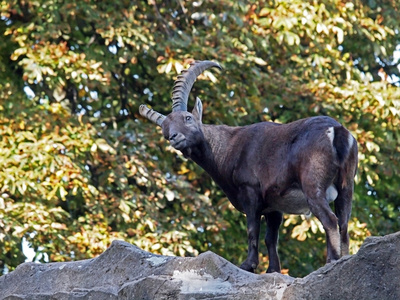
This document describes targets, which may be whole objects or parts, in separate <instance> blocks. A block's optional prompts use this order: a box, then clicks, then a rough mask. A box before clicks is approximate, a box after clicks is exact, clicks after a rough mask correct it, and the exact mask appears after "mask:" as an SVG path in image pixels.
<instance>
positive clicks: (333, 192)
mask: <svg viewBox="0 0 400 300" xmlns="http://www.w3.org/2000/svg"><path fill="white" fill-rule="evenodd" d="M337 196H338V191H337V189H336V187H335V186H334V185H333V184H331V185H330V186H329V187H328V188H327V190H326V200H327V201H328V202H332V201H334V200H336V198H337Z"/></svg>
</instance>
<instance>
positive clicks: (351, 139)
mask: <svg viewBox="0 0 400 300" xmlns="http://www.w3.org/2000/svg"><path fill="white" fill-rule="evenodd" d="M348 135H349V137H348V142H349V149H350V148H351V147H353V143H354V137H353V136H352V135H351V133H350V132H348Z"/></svg>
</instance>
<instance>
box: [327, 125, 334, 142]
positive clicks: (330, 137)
mask: <svg viewBox="0 0 400 300" xmlns="http://www.w3.org/2000/svg"><path fill="white" fill-rule="evenodd" d="M326 135H327V136H328V138H329V140H330V141H331V143H333V139H334V138H335V131H334V130H333V127H329V128H328V129H327V130H326Z"/></svg>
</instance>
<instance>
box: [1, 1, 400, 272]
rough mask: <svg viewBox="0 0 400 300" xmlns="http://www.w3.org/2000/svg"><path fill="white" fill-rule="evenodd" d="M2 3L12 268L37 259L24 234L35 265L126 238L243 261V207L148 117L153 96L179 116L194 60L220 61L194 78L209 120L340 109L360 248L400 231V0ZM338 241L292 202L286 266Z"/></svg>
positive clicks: (6, 265)
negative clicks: (177, 87)
mask: <svg viewBox="0 0 400 300" xmlns="http://www.w3.org/2000/svg"><path fill="white" fill-rule="evenodd" d="M0 12H1V19H0V41H1V42H0V71H1V72H0V247H1V250H2V251H0V274H4V273H7V272H10V271H12V270H13V269H14V268H15V267H16V266H17V265H19V264H21V263H22V262H24V261H25V259H26V253H24V251H23V248H22V247H23V244H24V243H23V241H25V243H28V244H29V246H30V247H31V248H33V249H34V251H35V253H36V256H35V257H34V260H35V261H38V262H45V261H69V260H78V259H84V258H90V257H93V256H96V255H99V254H100V253H102V252H103V251H104V250H105V249H106V248H107V247H108V246H109V245H110V243H111V242H112V241H113V240H115V239H123V240H125V241H128V242H130V243H132V244H134V245H137V246H139V247H140V248H142V249H144V250H146V251H151V252H153V253H159V254H164V255H180V256H195V255H197V254H199V253H201V252H204V251H207V250H211V251H214V252H215V253H218V254H220V255H221V256H223V257H225V258H226V259H228V260H230V261H231V262H233V263H235V264H240V263H241V262H242V261H243V260H244V259H245V256H246V248H247V245H246V240H247V239H246V228H245V216H243V215H241V214H240V213H239V212H237V211H235V210H234V208H233V207H232V206H231V205H230V204H229V201H228V200H227V198H226V197H225V195H224V194H223V193H222V192H221V190H220V189H219V188H218V187H217V186H216V185H215V184H214V183H213V182H212V181H211V180H210V178H209V177H208V175H207V174H205V173H204V171H202V170H201V169H200V168H199V167H198V166H196V165H195V164H194V163H192V162H190V161H187V160H185V159H184V158H183V157H182V156H181V155H180V153H178V152H177V151H175V150H174V149H172V148H171V147H170V146H169V144H168V143H167V142H166V141H165V140H164V139H163V138H162V136H161V133H160V130H159V129H157V128H155V126H154V125H153V124H149V123H148V122H147V121H146V120H144V119H143V118H141V117H139V115H138V107H139V105H140V104H141V103H146V104H148V105H150V106H152V107H153V108H155V109H157V110H158V111H160V112H162V113H164V114H168V113H169V112H170V105H171V102H170V92H171V88H172V84H173V81H174V79H175V78H176V76H177V75H178V74H179V73H180V72H181V70H182V69H184V68H187V67H188V65H189V63H190V62H192V61H193V60H194V59H197V60H202V59H209V60H215V61H218V62H219V63H220V64H221V65H222V66H223V70H222V71H221V72H220V71H214V70H212V71H208V72H205V73H204V75H202V76H201V77H200V78H199V80H198V81H197V82H196V84H195V86H194V88H193V91H192V95H198V96H200V97H201V98H202V100H203V103H204V122H205V123H211V124H222V123H225V124H228V125H232V126H236V125H245V124H250V123H254V122H259V121H265V120H266V121H274V122H281V123H284V122H290V121H293V120H296V119H298V118H303V117H308V116H313V115H329V116H331V117H333V118H336V119H337V120H339V121H340V122H341V123H343V124H344V125H345V126H346V127H347V128H349V129H350V130H351V132H352V133H353V134H354V136H356V138H357V141H358V145H359V171H358V175H357V177H356V181H357V186H356V193H355V197H354V205H353V213H352V219H351V222H350V234H351V252H352V253H355V252H357V250H358V249H359V247H360V245H361V244H362V242H363V240H364V239H365V238H366V237H367V236H369V235H384V234H388V233H391V232H395V231H398V230H400V228H399V227H400V218H399V210H400V196H399V190H400V172H399V168H400V154H399V153H400V151H399V150H400V130H399V128H400V127H399V119H400V90H399V77H398V76H399V75H400V74H399V68H398V66H399V56H398V55H397V56H396V55H395V53H396V47H397V49H398V50H399V46H398V45H399V44H400V36H399V29H400V23H399V21H398V20H400V5H399V4H398V3H397V1H395V0H356V1H352V2H348V1H340V0H321V1H300V0H292V1H283V0H275V1H229V0H224V1H204V0H197V1H184V0H176V1H172V0H170V1H161V0H149V1H140V0H135V1H128V0H115V1H112V2H108V1H95V0H81V1H72V0H71V1H70V0H68V1H67V0H41V1H37V0H36V1H35V0H23V1H21V0H9V1H1V2H0ZM397 53H398V52H397ZM190 101H191V103H193V98H191V100H190ZM324 240H325V238H324V233H323V229H322V227H321V225H320V223H319V222H318V221H317V220H316V219H315V218H311V219H309V220H308V219H305V218H304V217H301V216H285V220H284V226H282V228H281V231H280V248H279V249H280V256H281V260H282V265H283V268H284V272H285V273H289V274H290V275H292V276H304V275H306V274H308V273H309V272H311V271H312V270H315V269H316V268H318V267H320V266H322V265H323V264H324V261H325V253H324V252H325V245H324V243H325V241H324ZM260 250H261V254H260V255H261V264H260V267H259V270H258V271H259V272H263V271H264V270H265V269H266V267H267V265H268V257H267V256H266V248H265V246H264V245H262V246H261V249H260Z"/></svg>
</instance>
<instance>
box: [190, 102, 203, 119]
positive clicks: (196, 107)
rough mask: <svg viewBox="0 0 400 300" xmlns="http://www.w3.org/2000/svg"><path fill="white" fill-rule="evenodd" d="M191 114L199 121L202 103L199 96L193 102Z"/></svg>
mask: <svg viewBox="0 0 400 300" xmlns="http://www.w3.org/2000/svg"><path fill="white" fill-rule="evenodd" d="M192 114H193V116H195V117H196V118H197V119H198V120H199V121H200V122H201V117H202V115H203V104H202V103H201V100H200V98H199V97H196V103H195V104H194V108H193V111H192Z"/></svg>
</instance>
